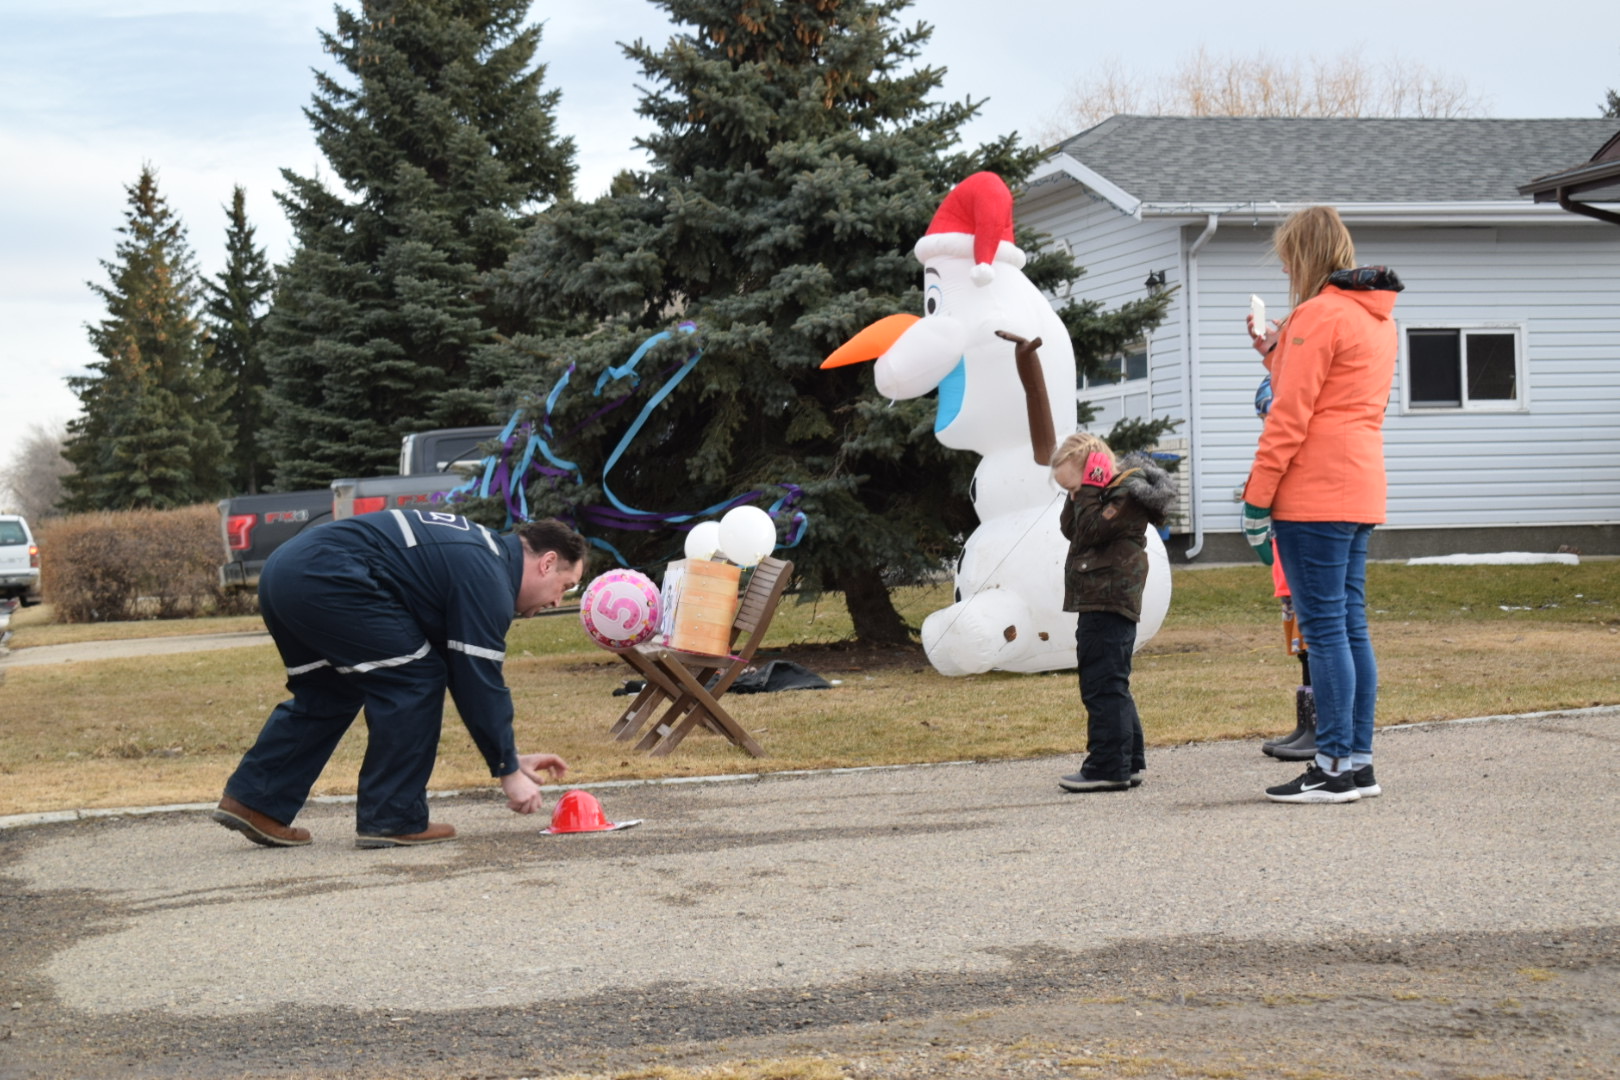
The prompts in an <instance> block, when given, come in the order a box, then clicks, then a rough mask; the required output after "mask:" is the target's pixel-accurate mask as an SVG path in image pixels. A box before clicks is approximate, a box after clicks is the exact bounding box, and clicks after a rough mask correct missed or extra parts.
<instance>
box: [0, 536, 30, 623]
mask: <svg viewBox="0 0 1620 1080" xmlns="http://www.w3.org/2000/svg"><path fill="white" fill-rule="evenodd" d="M0 600H21V601H22V602H23V604H25V605H27V604H37V603H39V545H38V544H36V543H34V534H33V533H32V532H31V531H29V528H28V522H27V521H26V520H24V519H23V518H21V517H19V516H17V515H16V514H0Z"/></svg>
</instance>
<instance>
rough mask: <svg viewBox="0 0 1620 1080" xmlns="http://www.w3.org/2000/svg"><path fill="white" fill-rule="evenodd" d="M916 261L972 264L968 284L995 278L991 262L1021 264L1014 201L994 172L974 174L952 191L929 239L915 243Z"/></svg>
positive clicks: (931, 226)
mask: <svg viewBox="0 0 1620 1080" xmlns="http://www.w3.org/2000/svg"><path fill="white" fill-rule="evenodd" d="M913 253H914V254H915V255H916V256H917V259H918V261H919V262H927V261H928V260H929V259H934V258H938V257H939V256H941V255H954V256H957V257H959V258H964V259H972V260H973V272H972V277H973V283H974V284H975V285H988V284H990V282H992V281H994V280H995V276H996V272H995V268H994V266H993V264H994V263H998V262H999V263H1007V264H1008V265H1010V266H1012V267H1013V269H1015V270H1019V269H1022V268H1023V266H1024V253H1023V252H1022V251H1021V250H1019V248H1018V246H1017V245H1016V244H1014V243H1013V197H1012V192H1011V191H1008V190H1007V184H1006V182H1005V181H1004V180H1002V179H1001V177H999V176H997V175H996V174H995V173H993V172H978V173H974V174H973V175H972V176H970V177H968V178H967V179H966V180H963V181H962V182H961V183H960V184H957V185H956V186H955V187H953V188H952V189H951V190H950V192H949V193H948V194H947V195H946V196H945V199H944V201H943V202H941V203H940V204H939V209H938V210H937V211H935V213H934V220H933V221H932V222H930V223H929V225H928V235H926V236H924V237H923V238H922V239H921V240H919V241H917V246H916V248H914V249H913Z"/></svg>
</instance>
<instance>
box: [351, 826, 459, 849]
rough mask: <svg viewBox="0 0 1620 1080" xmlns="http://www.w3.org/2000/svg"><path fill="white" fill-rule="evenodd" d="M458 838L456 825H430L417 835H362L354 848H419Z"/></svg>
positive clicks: (355, 840) (357, 837) (355, 842)
mask: <svg viewBox="0 0 1620 1080" xmlns="http://www.w3.org/2000/svg"><path fill="white" fill-rule="evenodd" d="M455 838H456V827H455V826H454V825H438V824H433V823H431V822H430V823H429V824H428V827H427V828H425V829H423V830H422V831H421V832H417V833H406V834H404V835H403V836H366V835H364V834H361V835H359V836H356V837H355V838H354V846H355V847H360V848H378V847H417V846H419V845H422V844H442V843H444V842H445V841H446V840H454V839H455Z"/></svg>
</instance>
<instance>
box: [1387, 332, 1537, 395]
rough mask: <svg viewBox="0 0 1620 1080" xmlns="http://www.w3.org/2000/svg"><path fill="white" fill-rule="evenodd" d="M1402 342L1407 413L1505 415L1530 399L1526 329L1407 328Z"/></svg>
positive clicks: (1402, 381) (1403, 382)
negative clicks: (1505, 411) (1503, 412)
mask: <svg viewBox="0 0 1620 1080" xmlns="http://www.w3.org/2000/svg"><path fill="white" fill-rule="evenodd" d="M1404 341H1405V346H1406V347H1405V350H1404V353H1403V357H1402V359H1403V361H1404V364H1405V373H1404V377H1403V378H1402V380H1401V385H1402V387H1403V388H1404V391H1405V393H1404V397H1405V402H1404V404H1405V408H1406V409H1407V410H1408V411H1419V410H1422V411H1431V410H1434V411H1455V412H1490V411H1496V412H1501V411H1503V410H1511V409H1522V408H1524V407H1525V405H1526V403H1527V401H1528V400H1529V399H1528V395H1527V394H1526V388H1525V385H1524V327H1523V326H1522V325H1519V324H1502V323H1492V324H1489V325H1477V326H1458V325H1455V324H1453V325H1448V326H1430V325H1423V326H1416V325H1408V326H1406V328H1405V338H1404Z"/></svg>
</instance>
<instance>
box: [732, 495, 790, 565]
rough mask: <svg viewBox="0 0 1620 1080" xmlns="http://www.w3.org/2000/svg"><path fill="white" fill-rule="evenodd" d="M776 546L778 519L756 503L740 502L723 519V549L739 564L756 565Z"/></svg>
mask: <svg viewBox="0 0 1620 1080" xmlns="http://www.w3.org/2000/svg"><path fill="white" fill-rule="evenodd" d="M775 548H776V522H774V521H772V520H771V515H769V514H767V513H766V512H765V511H763V510H761V509H760V508H759V507H757V506H739V507H737V508H736V509H734V510H728V511H726V516H725V517H723V518H721V519H720V550H721V551H722V552H724V553H725V556H726V558H728V559H730V560H731V561H732V562H734V563H736V564H737V565H738V566H755V565H757V564H758V563H759V560H761V559H763V558H764V557H765V556H767V555H769V554H770V553H771V552H772V551H773V550H775Z"/></svg>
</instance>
